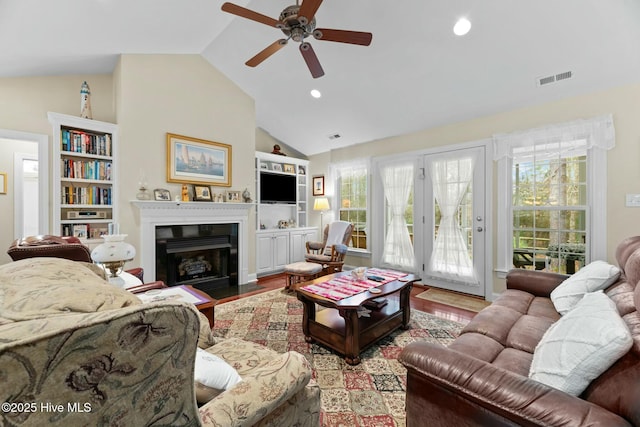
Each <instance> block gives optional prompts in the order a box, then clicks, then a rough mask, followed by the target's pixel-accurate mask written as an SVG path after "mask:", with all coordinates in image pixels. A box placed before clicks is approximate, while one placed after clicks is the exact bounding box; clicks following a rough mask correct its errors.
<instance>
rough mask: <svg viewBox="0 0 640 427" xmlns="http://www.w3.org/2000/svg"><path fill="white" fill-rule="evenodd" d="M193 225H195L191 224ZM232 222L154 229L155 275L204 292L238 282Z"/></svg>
mask: <svg viewBox="0 0 640 427" xmlns="http://www.w3.org/2000/svg"><path fill="white" fill-rule="evenodd" d="M194 227H196V228H194ZM237 266H238V246H237V225H236V224H215V225H205V224H203V225H197V226H166V227H157V230H156V279H157V280H162V281H164V282H165V283H166V284H167V285H168V286H177V285H192V286H194V287H196V288H197V289H200V290H203V291H205V292H207V291H211V290H213V289H219V288H221V287H228V286H233V285H237V284H238V271H237V270H238V267H237Z"/></svg>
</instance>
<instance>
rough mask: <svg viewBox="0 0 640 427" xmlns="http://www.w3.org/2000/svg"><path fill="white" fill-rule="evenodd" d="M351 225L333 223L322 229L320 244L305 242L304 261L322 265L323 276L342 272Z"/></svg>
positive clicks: (344, 222)
mask: <svg viewBox="0 0 640 427" xmlns="http://www.w3.org/2000/svg"><path fill="white" fill-rule="evenodd" d="M352 233H353V224H352V223H350V222H347V221H334V222H332V223H331V224H327V226H326V227H325V228H324V233H323V240H322V242H307V253H306V255H305V261H307V262H315V263H317V264H322V268H323V270H324V273H325V274H331V273H337V272H339V271H342V266H343V265H344V257H345V255H346V254H347V248H348V245H349V240H351V234H352Z"/></svg>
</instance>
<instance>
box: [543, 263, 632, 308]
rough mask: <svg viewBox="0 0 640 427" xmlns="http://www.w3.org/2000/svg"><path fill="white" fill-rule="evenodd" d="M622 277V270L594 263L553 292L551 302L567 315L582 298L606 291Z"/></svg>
mask: <svg viewBox="0 0 640 427" xmlns="http://www.w3.org/2000/svg"><path fill="white" fill-rule="evenodd" d="M619 277H620V269H619V268H618V267H616V266H615V265H611V264H609V263H608V262H605V261H593V262H591V263H589V264H587V265H585V266H584V267H582V268H581V269H580V270H578V271H577V272H576V273H575V274H574V275H572V276H571V277H569V278H568V279H567V280H565V281H564V282H562V283H561V284H560V285H558V287H557V288H555V289H554V290H553V291H552V292H551V301H552V302H553V306H554V307H555V308H556V310H557V311H558V313H560V314H562V315H563V316H564V315H565V314H567V313H568V312H569V311H570V310H571V309H572V308H573V307H575V306H576V304H577V303H578V302H579V301H580V300H581V299H582V297H583V296H584V295H585V294H587V293H589V292H595V291H599V290H601V289H606V288H608V287H609V286H610V285H612V284H613V283H615V282H616V280H618V278H619Z"/></svg>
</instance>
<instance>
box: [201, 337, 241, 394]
mask: <svg viewBox="0 0 640 427" xmlns="http://www.w3.org/2000/svg"><path fill="white" fill-rule="evenodd" d="M194 380H195V383H196V384H195V385H196V399H197V400H198V403H204V402H206V401H209V400H211V399H212V398H213V397H215V396H216V395H217V394H219V393H221V392H222V391H224V390H227V389H229V388H231V387H233V386H234V385H236V384H237V383H239V382H240V381H242V378H240V375H238V372H237V371H236V370H235V369H234V368H233V367H232V366H231V365H229V364H228V363H227V362H225V361H224V360H222V359H221V358H219V357H218V356H216V355H214V354H211V353H209V352H207V351H205V350H202V349H201V348H198V349H197V352H196V364H195V368H194ZM203 396H206V397H203Z"/></svg>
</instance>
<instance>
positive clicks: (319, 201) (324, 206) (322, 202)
mask: <svg viewBox="0 0 640 427" xmlns="http://www.w3.org/2000/svg"><path fill="white" fill-rule="evenodd" d="M329 209H330V207H329V199H327V198H326V197H317V198H316V199H315V200H314V201H313V210H314V211H320V234H321V235H322V232H323V230H324V225H323V218H322V217H323V216H324V211H328V210H329Z"/></svg>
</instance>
